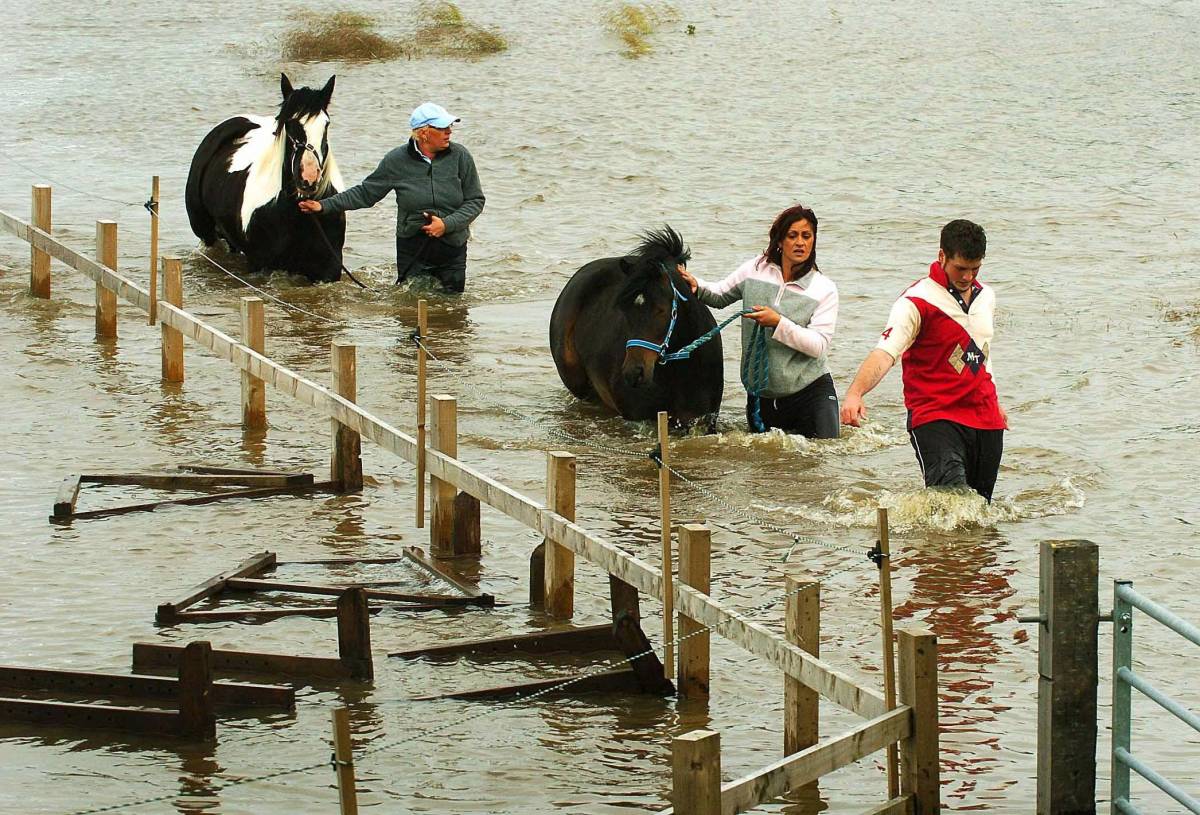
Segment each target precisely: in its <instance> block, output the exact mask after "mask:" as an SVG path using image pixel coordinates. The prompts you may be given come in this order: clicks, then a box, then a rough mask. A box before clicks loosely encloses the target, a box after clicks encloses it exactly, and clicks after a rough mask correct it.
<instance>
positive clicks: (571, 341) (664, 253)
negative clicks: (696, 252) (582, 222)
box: [550, 227, 724, 429]
mask: <svg viewBox="0 0 1200 815" xmlns="http://www.w3.org/2000/svg"><path fill="white" fill-rule="evenodd" d="M690 256H691V253H690V252H689V250H688V249H687V248H686V247H685V246H684V245H683V239H682V238H680V236H679V234H678V233H677V232H675V231H674V230H673V229H671V228H670V227H665V228H663V229H662V230H656V231H653V232H649V233H647V234H646V235H644V236H643V240H642V243H641V245H640V246H638V247H637V249H635V250H634V251H633V252H632V253H631V254H629V255H626V256H625V257H612V258H602V259H600V260H594V261H592V262H591V263H588V264H586V265H585V266H583V267H582V268H580V269H579V271H577V272H576V273H575V274H574V275H573V276H572V277H571V279H570V280H569V281H567V285H566V286H564V287H563V290H562V292H561V293H560V294H559V296H558V300H557V302H555V304H554V311H553V312H552V313H551V316H550V351H551V354H552V355H553V357H554V364H555V366H556V367H557V368H558V375H559V377H560V378H561V379H562V381H563V384H564V385H566V386H567V389H568V390H570V391H571V393H573V394H574V395H575V396H577V397H578V398H580V399H584V400H597V399H598V400H599V401H600V402H602V403H604V404H605V405H607V406H608V407H610V408H611V409H612V410H614V411H616V412H617V413H619V414H620V415H621V416H623V417H625V418H626V419H639V420H642V419H652V418H654V416H655V415H656V414H657V412H658V411H660V410H665V411H667V412H668V413H669V414H670V416H671V418H672V420H673V421H676V422H679V423H682V424H691V423H693V422H695V421H696V420H698V419H704V420H705V421H706V422H707V423H708V425H709V428H710V429H712V428H713V427H714V425H715V421H716V415H717V412H718V410H719V409H720V406H721V395H722V391H723V390H724V375H723V372H722V364H723V362H722V355H721V337H720V335H719V334H718V335H716V336H715V337H713V338H712V339H711V340H710V341H708V342H706V343H705V344H703V345H701V346H699V347H698V348H696V349H695V350H694V351H693V352H692V354H691V356H690V357H689V358H687V359H679V360H675V361H670V362H661V360H663V358H664V357H665V355H666V354H667V353H669V352H672V351H677V350H679V349H680V348H682V347H683V346H685V345H687V344H688V343H690V342H691V341H692V340H695V339H696V338H698V337H700V336H701V335H702V334H704V333H705V332H707V331H708V330H709V329H712V328H714V327H715V326H716V321H715V320H714V319H713V316H712V313H711V312H710V311H709V310H708V307H707V306H705V305H703V304H702V303H701V302H700V301H699V300H697V299H696V298H695V297H693V296H692V295H691V292H690V290H689V289H688V287H687V285H686V284H685V283H684V282H683V281H682V280H681V279H680V278H679V276H678V274H677V273H676V271H675V266H676V264H678V263H686V262H687V260H688V259H689V258H690ZM673 307H674V310H675V312H676V315H675V321H674V323H673V324H672V321H671V312H672V308H673ZM668 334H669V335H670V336H669V337H668ZM631 341H635V342H640V344H634V345H632V346H631ZM663 344H665V345H666V346H667V348H665V349H662V352H661V353H660V352H659V351H656V350H654V349H656V348H658V346H660V345H663ZM647 346H649V347H647Z"/></svg>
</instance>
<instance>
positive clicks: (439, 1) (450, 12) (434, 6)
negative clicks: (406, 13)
mask: <svg viewBox="0 0 1200 815" xmlns="http://www.w3.org/2000/svg"><path fill="white" fill-rule="evenodd" d="M417 19H418V20H420V24H419V26H418V27H417V30H416V32H415V33H414V34H413V42H412V48H413V50H414V51H415V52H417V53H419V54H421V55H426V54H428V55H439V56H451V57H453V56H460V57H482V56H487V55H488V54H498V53H500V52H501V51H505V50H507V49H508V40H506V39H505V38H504V35H503V34H501V33H500V32H499V31H497V30H496V29H494V28H484V27H483V26H481V25H478V24H476V23H473V22H471V21H470V20H468V19H466V18H465V17H463V13H462V11H460V10H459V8H458V6H456V5H455V4H454V3H450V2H446V1H445V0H427V2H423V3H421V4H420V5H419V6H417Z"/></svg>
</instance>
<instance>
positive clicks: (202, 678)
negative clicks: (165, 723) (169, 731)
mask: <svg viewBox="0 0 1200 815" xmlns="http://www.w3.org/2000/svg"><path fill="white" fill-rule="evenodd" d="M179 720H180V721H179V729H180V731H181V732H182V734H183V735H185V736H188V737H190V738H197V739H204V740H205V741H208V740H210V739H215V738H216V737H217V717H216V714H215V713H214V712H213V696H212V645H210V644H209V643H207V642H190V643H188V644H187V646H186V647H185V648H184V649H183V654H182V655H181V656H180V659H179Z"/></svg>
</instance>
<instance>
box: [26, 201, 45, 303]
mask: <svg viewBox="0 0 1200 815" xmlns="http://www.w3.org/2000/svg"><path fill="white" fill-rule="evenodd" d="M29 223H30V224H32V225H33V226H36V227H37V228H38V229H40V230H42V231H43V232H49V231H50V186H49V185H47V184H34V185H33V200H32V202H31V204H30V208H29ZM29 293H30V294H32V295H33V296H34V297H41V298H42V299H45V300H49V299H50V255H48V254H47V253H45V252H43V251H42V250H41V249H37V248H35V247H34V246H33V244H32V242H31V243H30V248H29Z"/></svg>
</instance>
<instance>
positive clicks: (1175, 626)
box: [1112, 580, 1200, 815]
mask: <svg viewBox="0 0 1200 815" xmlns="http://www.w3.org/2000/svg"><path fill="white" fill-rule="evenodd" d="M1135 608H1136V609H1137V610H1138V611H1141V612H1143V613H1145V614H1147V615H1148V616H1150V617H1153V618H1154V619H1155V620H1158V621H1159V622H1160V623H1162V624H1163V625H1165V626H1166V627H1167V628H1170V629H1171V630H1172V631H1174V632H1175V633H1176V634H1178V635H1180V636H1181V637H1183V638H1184V639H1187V640H1190V641H1191V642H1192V643H1193V644H1195V645H1200V628H1197V627H1196V626H1194V625H1192V624H1191V623H1189V622H1187V621H1186V620H1183V619H1180V618H1179V617H1177V616H1175V615H1174V614H1172V613H1171V612H1170V611H1168V610H1167V609H1165V608H1163V607H1162V606H1160V605H1159V604H1158V603H1155V602H1154V601H1153V600H1148V599H1147V598H1145V597H1143V596H1142V595H1140V594H1138V593H1137V592H1136V591H1134V590H1133V583H1132V582H1131V581H1129V580H1116V581H1114V585H1113V631H1114V636H1113V703H1112V748H1113V749H1112V811H1113V812H1114V813H1118V812H1121V813H1130V815H1141V812H1140V810H1138V809H1137V808H1136V807H1134V805H1133V804H1132V803H1130V801H1129V771H1130V770H1133V771H1134V772H1136V773H1137V774H1138V775H1140V776H1141V777H1142V778H1144V779H1146V780H1147V781H1149V782H1150V783H1151V784H1153V785H1154V786H1156V787H1158V788H1159V789H1160V790H1162V791H1163V792H1165V793H1166V794H1167V795H1169V796H1171V797H1172V798H1174V799H1175V800H1176V801H1178V802H1179V803H1181V804H1183V805H1184V807H1186V808H1187V810H1188V812H1192V813H1195V814H1196V815H1200V801H1197V800H1196V799H1195V798H1193V797H1192V796H1191V795H1189V794H1188V793H1187V792H1185V791H1184V790H1183V788H1182V787H1180V786H1179V785H1178V784H1175V783H1173V782H1172V781H1170V780H1168V779H1167V778H1164V777H1163V776H1162V775H1160V774H1159V773H1157V772H1155V771H1154V770H1153V769H1151V768H1150V767H1149V766H1147V765H1146V764H1145V762H1143V761H1141V760H1139V759H1137V758H1135V757H1134V756H1133V754H1132V753H1131V752H1130V730H1131V715H1132V701H1133V700H1132V693H1131V691H1132V689H1133V688H1137V689H1138V690H1139V691H1140V692H1141V693H1142V694H1143V695H1145V696H1147V697H1149V698H1150V699H1152V700H1154V701H1155V702H1157V703H1158V704H1159V705H1161V706H1162V707H1163V708H1164V709H1165V710H1166V711H1168V712H1169V713H1171V714H1172V715H1173V716H1175V717H1176V718H1178V719H1181V720H1183V721H1184V722H1186V723H1187V724H1189V725H1191V727H1192V729H1193V730H1195V731H1196V732H1198V733H1200V716H1197V715H1196V714H1195V713H1193V712H1192V711H1190V710H1188V709H1187V708H1186V707H1184V706H1183V705H1181V704H1179V703H1178V702H1176V701H1175V700H1174V699H1172V698H1171V697H1169V696H1167V695H1166V694H1165V693H1163V692H1162V691H1160V690H1158V688H1156V687H1154V686H1153V685H1151V684H1150V683H1149V682H1148V681H1146V679H1145V678H1143V677H1141V676H1139V675H1138V674H1136V673H1134V671H1133V610H1134V609H1135Z"/></svg>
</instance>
